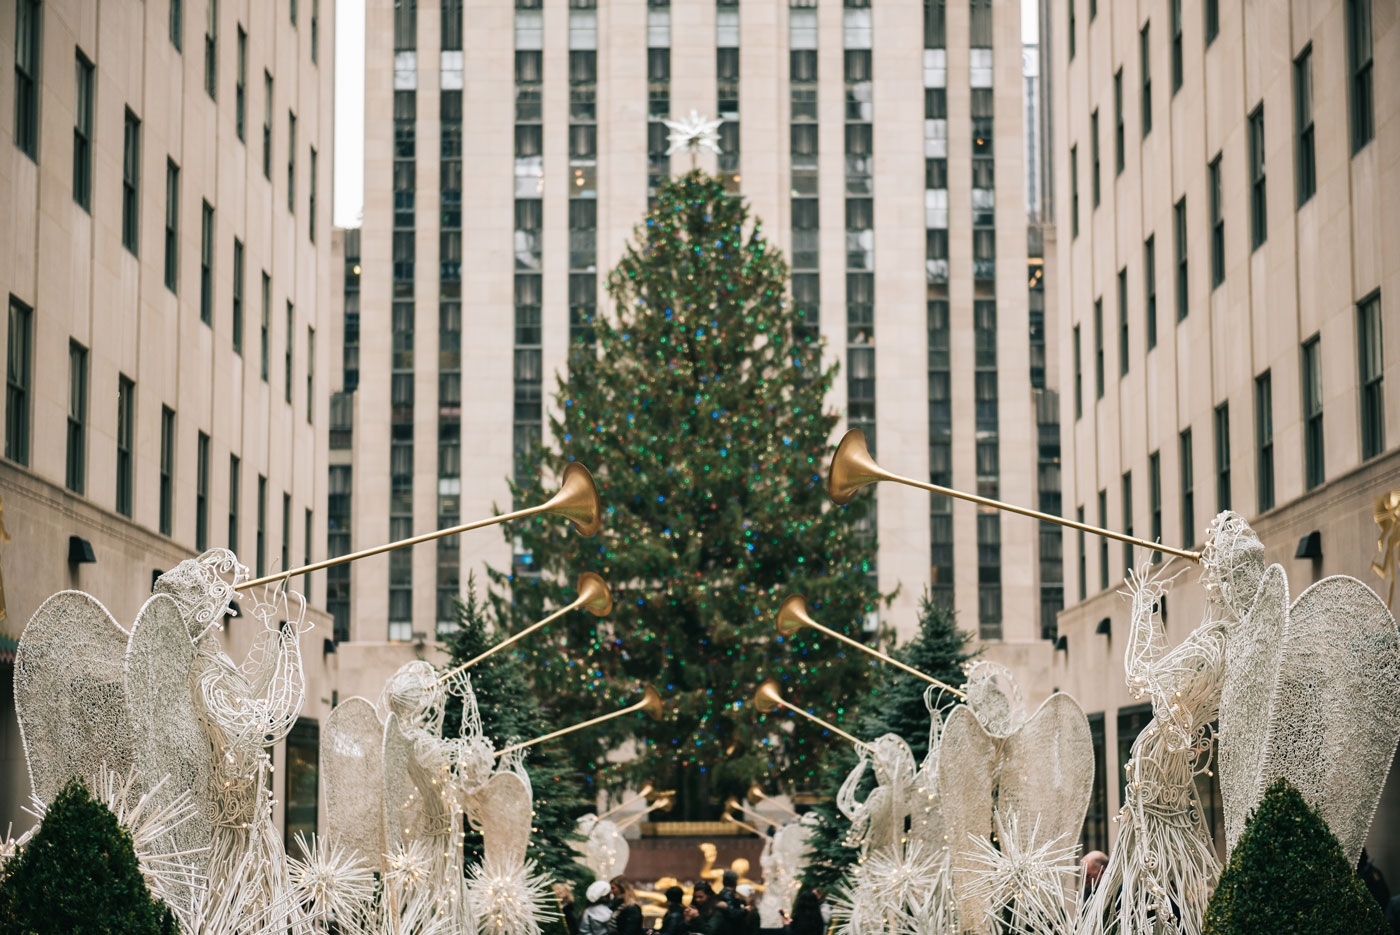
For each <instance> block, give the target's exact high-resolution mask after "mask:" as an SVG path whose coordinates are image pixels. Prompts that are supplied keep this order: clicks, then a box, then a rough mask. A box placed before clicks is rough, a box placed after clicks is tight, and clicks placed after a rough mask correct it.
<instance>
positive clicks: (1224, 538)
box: [1201, 510, 1265, 620]
mask: <svg viewBox="0 0 1400 935" xmlns="http://www.w3.org/2000/svg"><path fill="white" fill-rule="evenodd" d="M1201 568H1202V569H1203V573H1202V583H1203V584H1204V585H1205V588H1206V594H1207V595H1208V599H1209V601H1210V603H1211V604H1212V605H1213V606H1214V607H1216V608H1217V609H1219V610H1223V611H1224V612H1225V614H1226V615H1228V617H1229V619H1231V620H1239V619H1241V618H1243V617H1244V616H1245V614H1247V613H1248V612H1249V608H1250V605H1251V604H1253V602H1254V595H1255V593H1256V592H1257V591H1258V590H1259V582H1260V580H1261V579H1262V578H1263V577H1264V569H1265V562H1264V543H1262V542H1260V541H1259V537H1258V536H1257V535H1256V534H1255V532H1254V530H1253V529H1251V528H1250V526H1249V524H1248V523H1246V522H1245V520H1244V517H1243V516H1240V515H1239V514H1238V513H1235V512H1232V511H1230V510H1226V511H1225V512H1223V513H1221V514H1220V515H1219V516H1217V517H1216V518H1215V519H1213V520H1211V524H1210V527H1209V528H1208V529H1207V530H1206V542H1205V547H1204V548H1203V549H1202V550H1201Z"/></svg>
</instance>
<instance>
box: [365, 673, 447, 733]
mask: <svg viewBox="0 0 1400 935" xmlns="http://www.w3.org/2000/svg"><path fill="white" fill-rule="evenodd" d="M445 696H446V693H445V692H444V691H443V688H442V685H441V684H440V683H439V682H438V676H437V670H436V669H434V668H433V666H432V664H431V663H428V662H424V661H423V660H422V659H415V660H414V661H413V662H407V663H404V664H403V665H401V666H399V668H398V671H397V672H395V673H394V674H393V675H391V676H389V680H388V681H387V682H385V683H384V691H383V693H382V694H381V695H380V696H379V706H380V708H381V709H384V711H385V712H386V713H392V714H395V715H397V716H398V718H399V720H400V721H402V722H404V723H406V724H414V725H418V726H424V725H425V724H426V723H427V722H429V721H431V720H433V716H434V714H435V712H438V711H440V710H441V709H442V707H443V702H444V701H445Z"/></svg>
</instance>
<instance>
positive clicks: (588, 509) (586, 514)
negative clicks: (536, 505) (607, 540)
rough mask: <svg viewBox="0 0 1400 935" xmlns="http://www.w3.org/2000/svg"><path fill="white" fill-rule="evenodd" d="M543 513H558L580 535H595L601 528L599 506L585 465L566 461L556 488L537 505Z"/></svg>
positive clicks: (595, 490)
mask: <svg viewBox="0 0 1400 935" xmlns="http://www.w3.org/2000/svg"><path fill="white" fill-rule="evenodd" d="M540 509H541V510H542V511H543V512H545V513H553V514H554V515H555V516H562V517H564V518H565V519H567V520H568V521H569V522H571V523H573V524H574V529H575V530H577V531H578V534H579V535H581V536H593V535H596V534H597V532H598V530H600V529H602V528H603V506H602V502H601V501H600V500H599V498H598V485H597V484H595V483H594V482H593V475H592V474H591V473H589V471H588V468H586V467H584V466H583V465H582V464H580V463H579V462H577V461H570V462H569V466H568V467H566V468H564V479H563V481H562V482H561V483H560V484H559V490H558V492H556V493H555V494H554V496H552V497H550V498H549V500H548V501H546V502H545V504H544V505H543V506H542V507H541V508H540Z"/></svg>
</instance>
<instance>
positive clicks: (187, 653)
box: [125, 594, 215, 876]
mask: <svg viewBox="0 0 1400 935" xmlns="http://www.w3.org/2000/svg"><path fill="white" fill-rule="evenodd" d="M199 666H200V662H199V654H198V652H197V651H196V650H195V647H194V645H193V644H192V643H191V642H190V634H189V628H188V627H187V626H186V624H185V620H184V616H183V615H182V613H181V610H180V605H179V603H178V602H176V600H175V599H174V598H172V597H170V596H169V595H167V594H156V595H154V596H153V597H151V598H150V599H149V600H148V601H146V604H145V606H144V607H142V608H141V611H140V613H138V614H137V615H136V623H135V624H133V625H132V627H131V637H130V639H129V640H128V641H127V649H126V661H125V671H126V695H127V709H128V711H129V712H130V714H131V736H132V743H133V751H134V754H133V755H134V758H135V761H136V769H137V772H138V774H139V775H140V776H141V778H142V780H143V781H144V782H146V783H147V784H151V783H154V782H158V781H159V780H160V779H161V777H164V776H168V777H169V778H168V779H167V780H166V782H165V784H164V785H163V786H161V787H160V789H159V790H158V791H157V793H156V795H157V801H160V802H169V801H173V800H174V799H175V798H177V797H178V796H179V795H181V794H182V793H185V792H188V793H189V794H191V795H192V796H193V798H194V801H195V804H196V805H197V806H198V808H199V813H198V814H197V815H195V816H194V817H193V818H191V819H190V820H189V821H186V822H184V823H183V824H181V825H180V826H179V827H178V828H176V829H175V831H174V832H172V834H171V839H170V842H169V847H168V852H169V853H178V854H187V855H189V856H187V857H184V858H182V860H184V861H185V862H187V863H188V864H190V865H192V866H194V867H196V868H197V870H198V872H199V874H200V875H201V876H202V875H204V874H205V873H207V871H208V864H209V853H208V848H209V846H210V843H211V841H212V840H213V833H214V829H213V824H212V821H213V816H214V808H213V803H212V801H211V798H210V793H211V790H212V783H213V779H214V771H215V763H214V753H213V749H212V748H211V746H210V744H209V735H208V734H207V733H205V731H204V728H203V726H202V725H201V723H200V720H199V713H198V711H197V710H196V708H195V704H194V696H193V693H192V685H193V684H194V680H195V676H196V670H197V669H198V668H199ZM200 848H203V850H202V851H201V850H199V849H200Z"/></svg>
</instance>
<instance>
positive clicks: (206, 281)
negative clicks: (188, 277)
mask: <svg viewBox="0 0 1400 935" xmlns="http://www.w3.org/2000/svg"><path fill="white" fill-rule="evenodd" d="M199 320H200V321H202V322H204V323H205V324H206V325H212V324H213V321H214V209H213V207H211V206H210V204H209V202H207V201H206V202H204V211H203V213H202V215H201V216H200V224H199Z"/></svg>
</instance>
